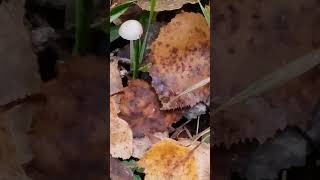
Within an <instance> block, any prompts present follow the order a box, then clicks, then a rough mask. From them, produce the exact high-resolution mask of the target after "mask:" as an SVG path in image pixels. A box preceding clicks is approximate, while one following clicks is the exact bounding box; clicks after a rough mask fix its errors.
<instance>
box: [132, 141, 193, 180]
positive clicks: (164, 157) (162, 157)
mask: <svg viewBox="0 0 320 180" xmlns="http://www.w3.org/2000/svg"><path fill="white" fill-rule="evenodd" d="M138 165H139V166H141V167H143V168H144V169H145V170H144V173H145V174H146V176H145V179H146V180H153V179H157V180H167V179H171V180H178V179H185V180H194V179H197V163H196V160H195V158H194V156H193V155H192V153H191V150H190V149H189V148H187V147H185V146H182V145H180V144H179V143H177V142H176V141H174V140H171V139H165V140H162V141H160V142H159V143H157V144H154V145H153V146H152V147H151V149H150V150H149V151H147V152H146V153H145V154H144V156H143V157H142V158H141V159H140V161H138Z"/></svg>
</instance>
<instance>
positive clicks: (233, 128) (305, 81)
mask: <svg viewBox="0 0 320 180" xmlns="http://www.w3.org/2000/svg"><path fill="white" fill-rule="evenodd" d="M318 5H319V4H318V2H314V1H303V0H299V1H297V2H296V3H292V1H290V0H285V1H281V2H279V1H277V0H270V1H246V3H236V2H234V1H232V0H226V1H219V2H217V3H216V5H215V6H216V10H217V12H216V17H217V22H216V23H217V26H216V31H215V42H216V48H217V49H219V61H216V63H215V70H216V71H215V77H214V78H215V79H214V80H213V81H214V82H215V94H214V95H215V97H214V98H215V99H228V98H231V97H233V96H234V95H236V94H237V93H239V92H240V91H242V90H244V89H245V88H247V87H248V86H249V85H250V84H251V83H252V82H254V81H256V80H258V79H261V78H262V77H264V76H266V75H267V74H269V73H271V72H273V71H275V70H277V69H279V68H280V67H283V66H284V65H285V64H287V63H290V62H291V61H293V60H296V58H298V57H301V56H303V55H306V54H309V53H310V52H312V51H313V49H316V48H319V47H320V43H319V42H320V34H319V33H316V32H318V31H319V30H320V24H319V23H318V19H319V18H318V13H317V12H318V10H317V8H316V7H317V6H318ZM250 7H256V8H250ZM296 27H298V28H296ZM266 49H267V51H266ZM319 88H320V83H319V70H317V69H315V70H313V72H311V71H310V72H307V73H306V74H304V75H303V77H299V78H296V79H294V80H292V81H290V82H288V83H286V84H283V87H280V88H276V89H274V90H272V91H268V92H266V93H264V94H262V95H259V97H257V98H253V99H251V100H249V101H247V102H244V103H241V104H238V105H234V106H231V107H229V108H228V110H226V111H225V112H221V113H219V114H217V117H215V118H214V126H213V128H214V132H215V136H213V137H212V138H214V139H215V140H214V141H215V142H216V143H218V142H219V143H226V144H228V145H230V144H233V143H238V142H240V141H244V140H245V139H246V138H248V139H255V138H257V139H259V141H260V142H263V141H264V140H265V139H267V138H270V137H272V136H273V135H274V134H275V133H276V132H277V130H279V129H280V130H281V129H283V128H284V127H286V126H288V125H292V126H298V127H300V128H302V129H305V128H306V127H307V125H308V122H309V120H310V119H311V111H312V109H313V108H314V105H315V104H316V103H317V101H318V99H319V93H317V92H318V91H319Z"/></svg>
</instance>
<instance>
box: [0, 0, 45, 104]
mask: <svg viewBox="0 0 320 180" xmlns="http://www.w3.org/2000/svg"><path fill="white" fill-rule="evenodd" d="M24 4H25V0H12V1H1V3H0V25H1V28H0V37H1V41H0V57H1V61H0V82H1V88H0V105H4V104H7V103H9V102H11V101H14V100H16V99H19V98H23V97H25V96H28V95H31V94H33V93H38V92H39V90H40V82H41V80H40V76H39V74H38V66H37V59H36V56H35V55H34V53H33V49H32V44H31V40H30V34H29V33H28V31H27V30H26V28H25V26H24V15H25V10H24Z"/></svg>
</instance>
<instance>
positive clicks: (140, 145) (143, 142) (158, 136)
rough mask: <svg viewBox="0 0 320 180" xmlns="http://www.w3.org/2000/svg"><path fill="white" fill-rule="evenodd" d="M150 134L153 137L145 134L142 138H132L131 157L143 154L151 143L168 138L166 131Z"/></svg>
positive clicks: (139, 156) (138, 156)
mask: <svg viewBox="0 0 320 180" xmlns="http://www.w3.org/2000/svg"><path fill="white" fill-rule="evenodd" d="M152 136H153V137H150V136H145V137H143V138H134V139H133V154H132V156H133V157H135V158H139V159H140V158H141V157H142V156H143V155H144V153H145V152H146V151H147V150H148V149H149V148H150V147H151V146H152V144H155V143H157V142H159V141H160V140H163V139H165V138H168V137H169V134H168V132H163V133H154V134H153V135H152Z"/></svg>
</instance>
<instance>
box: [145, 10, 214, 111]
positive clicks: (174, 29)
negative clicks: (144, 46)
mask: <svg viewBox="0 0 320 180" xmlns="http://www.w3.org/2000/svg"><path fill="white" fill-rule="evenodd" d="M209 40H210V32H209V26H208V24H207V22H206V20H205V18H204V17H203V15H201V14H197V13H187V12H183V13H180V14H178V15H177V16H176V17H175V18H173V19H172V20H171V22H170V23H169V24H168V25H166V26H164V27H162V28H161V30H160V33H159V36H158V38H157V39H156V40H155V41H154V42H153V43H152V46H151V52H150V62H151V63H152V66H151V68H150V75H151V77H152V86H153V87H154V88H155V90H156V92H157V94H158V96H159V99H160V101H161V103H162V105H163V107H162V109H175V108H181V107H186V106H193V105H195V104H196V103H198V102H200V101H205V100H206V99H207V98H208V97H209V93H210V92H209V90H210V89H209V84H207V85H205V86H203V87H200V88H198V89H196V90H194V91H191V92H189V93H185V94H183V95H181V96H179V97H178V98H177V97H176V96H178V95H179V94H181V93H183V92H184V91H185V90H187V89H189V88H190V87H192V86H193V85H195V84H197V83H199V82H201V81H203V80H205V79H207V78H208V77H209V76H210V41H209Z"/></svg>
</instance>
